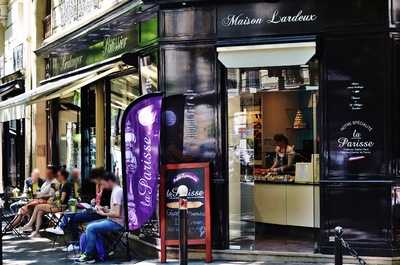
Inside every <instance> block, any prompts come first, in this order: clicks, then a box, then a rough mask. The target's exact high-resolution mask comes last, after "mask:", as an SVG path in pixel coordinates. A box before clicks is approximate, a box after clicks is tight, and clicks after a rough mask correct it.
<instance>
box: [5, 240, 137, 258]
mask: <svg viewBox="0 0 400 265" xmlns="http://www.w3.org/2000/svg"><path fill="white" fill-rule="evenodd" d="M52 246H53V242H52V241H51V240H50V239H48V238H24V239H17V238H16V237H14V236H4V237H3V264H4V265H66V264H74V257H73V254H69V255H67V253H66V252H64V251H63V248H64V247H63V246H62V245H61V244H56V246H55V248H52ZM67 256H68V257H67ZM136 263H137V261H135V260H132V261H130V262H119V261H109V262H103V263H99V264H105V265H114V264H136Z"/></svg>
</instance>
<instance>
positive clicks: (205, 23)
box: [150, 0, 400, 256]
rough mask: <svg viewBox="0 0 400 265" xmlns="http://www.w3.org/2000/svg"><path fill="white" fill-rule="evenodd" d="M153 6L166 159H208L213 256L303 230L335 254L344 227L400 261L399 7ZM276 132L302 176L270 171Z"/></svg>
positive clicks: (365, 247)
mask: <svg viewBox="0 0 400 265" xmlns="http://www.w3.org/2000/svg"><path fill="white" fill-rule="evenodd" d="M150 2H152V1H150ZM155 2H157V4H158V5H159V8H160V11H159V19H160V64H161V65H160V82H159V84H160V89H161V91H163V92H164V94H165V96H166V100H165V102H166V103H165V108H166V111H170V115H167V119H166V124H165V126H166V128H165V129H164V134H163V135H164V142H163V149H162V150H163V163H176V162H201V161H210V162H211V167H212V168H211V172H212V187H213V188H212V190H213V193H212V210H213V213H212V220H213V242H214V248H216V249H229V248H230V249H242V250H254V249H255V250H259V249H260V246H261V247H262V246H263V244H264V243H265V242H267V241H268V240H267V239H266V241H265V240H264V239H265V238H264V239H262V240H260V241H258V239H257V237H259V235H260V234H263V233H268V232H265V231H272V230H274V233H272V234H274V235H275V238H277V237H276V234H279V233H280V231H283V232H286V231H287V230H292V229H294V230H292V231H294V233H303V231H304V230H306V232H305V233H306V234H307V235H306V236H305V237H306V238H309V239H310V238H311V239H310V240H308V242H309V243H311V244H309V247H308V248H306V249H305V250H304V252H319V253H332V251H333V245H332V236H333V235H334V228H335V227H336V226H339V225H340V226H343V227H344V230H345V239H346V240H348V241H349V242H350V243H351V244H352V245H353V246H354V247H355V248H356V249H358V250H359V251H360V253H362V254H363V255H371V256H398V255H399V253H398V252H399V245H398V238H397V237H398V236H397V229H398V225H399V224H398V222H399V219H398V218H399V216H398V192H397V191H398V184H397V183H398V180H397V179H398V170H397V163H398V156H399V152H400V146H399V141H398V140H397V137H396V136H397V135H398V133H399V127H398V125H397V124H398V120H399V118H400V117H399V112H398V110H397V108H398V103H399V102H398V101H399V95H398V92H397V90H398V77H397V72H398V63H399V56H398V50H399V35H398V23H399V21H398V18H399V8H400V6H399V3H397V1H386V2H385V1H356V0H354V1H313V0H302V1H295V2H294V1H273V2H270V1H265V2H263V1H254V2H248V1H246V2H244V1H235V2H234V3H232V1H230V2H225V1H218V2H215V1H214V2H208V1H185V2H184V3H182V1H155ZM277 102H279V104H277ZM274 104H275V105H274ZM171 113H173V114H174V115H172V114H171ZM283 120H287V121H285V122H282V121H283ZM179 121H180V122H179ZM249 124H251V125H249ZM249 134H251V135H250V136H249ZM274 134H284V135H286V138H288V140H289V142H290V143H291V144H293V145H294V146H296V148H297V150H298V152H296V154H297V153H299V154H301V156H302V160H297V161H299V162H296V164H295V165H292V166H293V167H295V171H296V172H295V173H294V172H293V173H290V174H289V173H288V174H286V173H285V174H283V170H282V174H273V175H272V176H271V174H267V172H268V169H269V168H270V167H271V156H274V154H275V146H274V142H273V138H274V137H273V136H274ZM277 148H278V147H277ZM272 160H273V159H272ZM300 161H301V162H300ZM297 164H298V165H297ZM304 172H306V173H304ZM310 172H311V173H310ZM307 173H309V174H308V175H307ZM310 174H311V175H310ZM302 177H303V178H305V179H303V180H302V181H300V180H298V179H300V178H302ZM271 200H273V202H272V203H271ZM290 202H292V203H290ZM298 209H301V211H300V212H299V211H298ZM271 213H273V214H271ZM235 216H236V218H237V219H236V222H235V220H234V218H235ZM232 218H233V219H232ZM260 224H261V226H260ZM260 227H261V229H260V230H259V228H260ZM275 232H276V233H275ZM235 235H236V237H235ZM283 240H285V238H284V239H283ZM284 245H285V244H284ZM264 246H265V245H264ZM266 246H267V247H266V248H262V250H278V251H279V250H283V251H293V252H297V251H300V252H303V251H302V250H298V249H296V248H297V245H296V244H295V245H294V246H293V247H292V248H290V246H288V245H287V244H286V245H285V246H284V247H283V248H282V249H280V245H279V246H278V247H276V246H273V247H274V248H270V249H268V246H271V245H268V242H267V243H266ZM299 246H300V247H299V249H300V248H302V247H303V245H301V244H300V245H299Z"/></svg>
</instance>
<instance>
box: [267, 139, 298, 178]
mask: <svg viewBox="0 0 400 265" xmlns="http://www.w3.org/2000/svg"><path fill="white" fill-rule="evenodd" d="M274 142H275V145H276V148H275V153H276V155H275V160H274V164H273V165H272V166H271V168H269V169H268V172H269V173H276V174H285V173H292V172H293V170H294V163H295V161H294V158H295V151H294V146H293V145H289V140H288V138H287V137H286V136H285V135H283V134H276V135H274Z"/></svg>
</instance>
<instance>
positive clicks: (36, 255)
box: [3, 235, 307, 265]
mask: <svg viewBox="0 0 400 265" xmlns="http://www.w3.org/2000/svg"><path fill="white" fill-rule="evenodd" d="M52 243H53V242H52V241H51V240H50V239H48V238H25V239H17V238H16V237H14V236H11V235H8V236H4V238H3V264H4V265H54V264H56V265H67V264H74V261H73V255H72V254H70V255H68V257H67V253H66V252H64V251H62V250H63V246H62V245H61V244H56V247H55V248H52ZM98 264H104V265H117V264H123V265H125V264H137V265H159V264H161V263H159V262H158V260H148V261H135V260H132V261H129V262H126V261H118V260H111V261H108V262H103V263H98ZM177 264H179V263H178V262H177V261H170V262H168V263H167V265H177ZM190 264H192V265H201V264H204V262H203V261H193V262H190ZM212 264H215V265H261V264H268V265H289V263H270V262H268V263H265V262H223V261H216V262H213V263H212ZM290 265H307V264H300V263H296V264H293V263H291V264H290Z"/></svg>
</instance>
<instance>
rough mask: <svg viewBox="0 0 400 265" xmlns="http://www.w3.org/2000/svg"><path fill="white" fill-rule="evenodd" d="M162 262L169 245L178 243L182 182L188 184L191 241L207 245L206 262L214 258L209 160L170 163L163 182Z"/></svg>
mask: <svg viewBox="0 0 400 265" xmlns="http://www.w3.org/2000/svg"><path fill="white" fill-rule="evenodd" d="M160 184H161V185H160V224H161V225H160V226H161V261H162V262H165V260H166V246H168V245H179V196H178V194H177V189H178V187H179V186H181V185H185V186H187V187H188V190H189V192H188V197H187V200H188V215H187V216H188V221H187V224H188V226H187V232H188V243H189V245H206V252H207V255H206V261H207V262H210V261H211V248H212V246H211V210H210V177H209V164H208V163H185V164H168V165H166V166H165V167H163V170H162V176H161V181H160Z"/></svg>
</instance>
